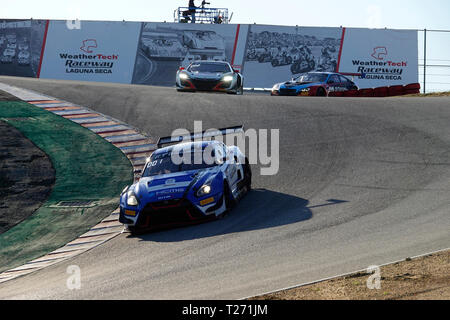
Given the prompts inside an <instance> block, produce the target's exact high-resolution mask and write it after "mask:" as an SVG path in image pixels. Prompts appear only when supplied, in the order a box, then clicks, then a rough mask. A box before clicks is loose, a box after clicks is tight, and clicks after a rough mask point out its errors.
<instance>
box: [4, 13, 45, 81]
mask: <svg viewBox="0 0 450 320" xmlns="http://www.w3.org/2000/svg"><path fill="white" fill-rule="evenodd" d="M46 26H47V20H3V21H0V75H5V76H18V77H37V76H38V73H39V65H40V59H41V54H42V46H43V42H44V36H45V30H46Z"/></svg>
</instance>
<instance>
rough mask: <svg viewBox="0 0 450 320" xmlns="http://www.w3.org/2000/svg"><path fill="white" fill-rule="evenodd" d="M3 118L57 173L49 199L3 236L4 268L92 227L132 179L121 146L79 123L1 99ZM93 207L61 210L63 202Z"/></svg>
mask: <svg viewBox="0 0 450 320" xmlns="http://www.w3.org/2000/svg"><path fill="white" fill-rule="evenodd" d="M0 120H3V121H5V122H7V123H8V124H10V125H12V126H14V127H15V128H17V129H18V130H19V131H20V132H22V133H23V134H24V135H25V136H26V137H27V138H28V139H29V140H31V141H32V142H33V143H34V144H35V145H36V146H37V147H39V148H40V149H41V150H43V151H44V152H45V153H46V154H47V155H48V156H49V158H50V160H51V162H52V164H53V167H54V168H55V171H56V179H55V185H54V187H53V190H52V192H51V194H50V197H49V198H48V200H47V202H46V203H45V204H44V205H43V206H42V207H40V208H39V209H38V210H37V211H36V212H35V213H34V214H33V215H32V216H31V217H29V218H28V219H27V220H25V221H23V222H22V223H20V224H18V225H17V226H15V227H13V228H11V229H10V230H8V231H7V232H5V233H3V234H1V235H0V272H2V271H5V270H8V269H10V268H14V267H16V266H19V265H22V264H24V263H26V262H28V261H30V260H32V259H35V258H38V257H40V256H42V255H45V254H47V253H49V252H51V251H53V250H56V249H57V248H59V247H61V246H63V245H65V244H66V243H68V242H70V241H72V240H74V239H76V238H77V237H78V236H79V235H81V234H83V233H84V232H86V231H88V230H89V229H90V228H91V227H92V226H93V225H95V224H97V223H98V222H100V221H101V220H102V219H103V218H105V217H106V216H108V215H109V214H110V213H111V212H112V211H113V210H114V209H115V208H117V206H118V197H119V194H120V192H121V191H122V189H123V188H124V187H125V186H126V185H127V184H131V183H132V181H133V170H132V166H131V163H130V162H129V160H128V159H127V158H126V157H125V155H124V154H123V153H122V152H121V151H120V150H119V149H117V148H116V147H114V146H113V145H111V144H110V143H108V142H106V141H105V140H104V139H102V138H101V137H99V136H98V135H96V134H94V133H93V132H91V131H89V130H87V129H86V128H83V127H81V126H79V125H78V124H76V123H74V122H72V121H70V120H67V119H64V118H62V117H60V116H57V115H55V114H53V113H51V112H48V111H45V110H42V109H40V108H38V107H35V106H32V105H30V104H28V103H25V102H21V101H20V102H19V101H0ZM74 200H81V201H93V203H94V206H92V207H90V208H83V209H74V208H57V207H55V205H57V204H58V203H59V202H61V201H74Z"/></svg>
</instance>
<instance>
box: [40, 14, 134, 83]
mask: <svg viewBox="0 0 450 320" xmlns="http://www.w3.org/2000/svg"><path fill="white" fill-rule="evenodd" d="M140 29H141V23H138V22H100V21H98V22H97V21H82V22H81V24H80V26H79V28H69V27H68V25H67V22H66V21H51V22H50V25H49V28H48V35H47V43H46V45H45V51H44V58H43V63H42V70H41V75H40V77H41V78H51V79H63V80H81V81H101V82H119V83H131V79H132V76H133V68H134V64H135V60H136V51H137V47H138V42H139V33H140Z"/></svg>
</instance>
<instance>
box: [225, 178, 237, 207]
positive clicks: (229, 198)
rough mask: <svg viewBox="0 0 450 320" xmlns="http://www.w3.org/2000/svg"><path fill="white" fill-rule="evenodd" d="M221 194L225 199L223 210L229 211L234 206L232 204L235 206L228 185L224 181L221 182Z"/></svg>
mask: <svg viewBox="0 0 450 320" xmlns="http://www.w3.org/2000/svg"><path fill="white" fill-rule="evenodd" d="M223 196H224V201H225V212H229V211H230V210H231V209H233V208H234V206H236V200H235V199H234V198H233V195H232V194H231V189H230V186H229V185H228V182H226V181H225V182H224V183H223Z"/></svg>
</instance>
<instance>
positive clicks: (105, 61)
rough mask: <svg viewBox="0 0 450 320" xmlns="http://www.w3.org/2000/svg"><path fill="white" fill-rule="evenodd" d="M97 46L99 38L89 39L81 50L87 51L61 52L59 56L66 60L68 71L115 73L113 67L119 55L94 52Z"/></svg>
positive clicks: (84, 42) (65, 64)
mask: <svg viewBox="0 0 450 320" xmlns="http://www.w3.org/2000/svg"><path fill="white" fill-rule="evenodd" d="M97 48H98V44H97V40H95V39H87V40H84V41H83V42H82V46H81V47H80V50H81V51H83V52H85V53H79V52H77V53H76V54H70V53H60V54H59V57H60V58H61V59H62V60H63V61H64V66H65V67H66V73H97V74H100V73H101V74H105V73H109V74H111V73H113V67H114V65H115V63H116V62H117V61H118V60H119V55H118V54H101V53H94V51H93V49H97Z"/></svg>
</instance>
